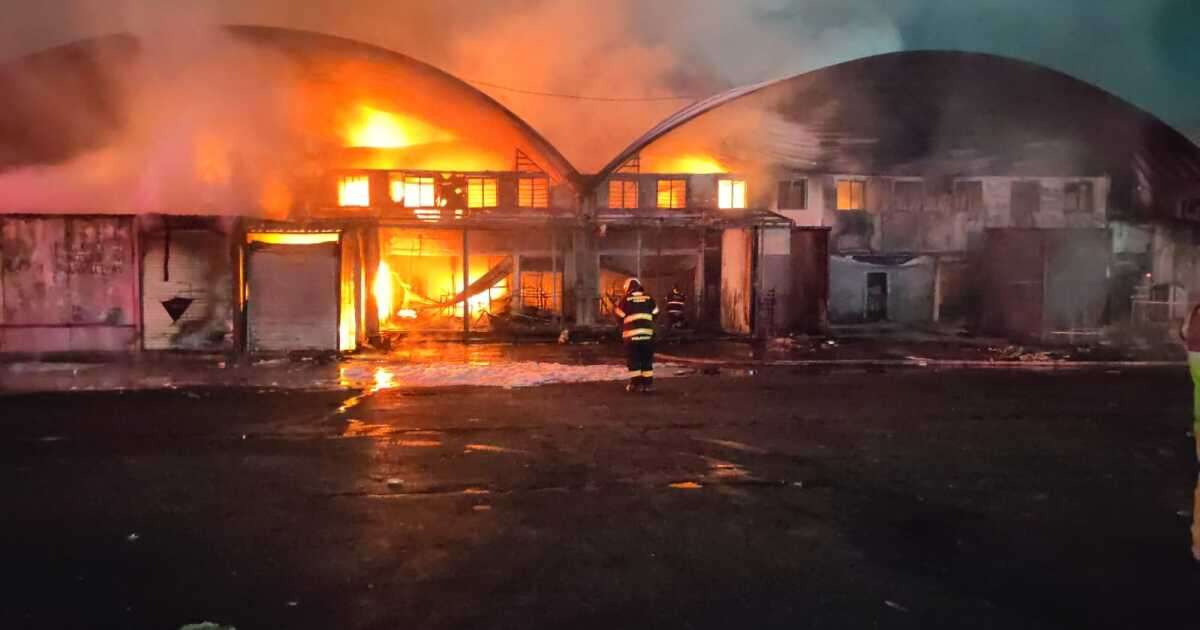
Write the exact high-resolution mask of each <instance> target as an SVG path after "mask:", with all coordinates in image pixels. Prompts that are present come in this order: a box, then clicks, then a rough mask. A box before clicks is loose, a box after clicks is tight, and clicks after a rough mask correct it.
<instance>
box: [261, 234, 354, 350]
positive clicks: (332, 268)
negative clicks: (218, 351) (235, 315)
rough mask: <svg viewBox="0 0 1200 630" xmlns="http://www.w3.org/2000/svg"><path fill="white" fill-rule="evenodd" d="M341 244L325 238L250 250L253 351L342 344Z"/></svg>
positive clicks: (327, 347)
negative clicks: (339, 272)
mask: <svg viewBox="0 0 1200 630" xmlns="http://www.w3.org/2000/svg"><path fill="white" fill-rule="evenodd" d="M337 247H338V246H337V243H322V244H320V245H255V246H253V247H252V248H251V249H250V254H249V259H248V261H247V265H248V269H247V275H248V277H249V298H248V301H249V303H248V305H247V306H248V309H249V320H248V325H249V331H248V334H249V347H250V351H251V352H287V351H293V350H320V351H326V350H327V351H336V350H337V349H338V295H339V291H338V256H337Z"/></svg>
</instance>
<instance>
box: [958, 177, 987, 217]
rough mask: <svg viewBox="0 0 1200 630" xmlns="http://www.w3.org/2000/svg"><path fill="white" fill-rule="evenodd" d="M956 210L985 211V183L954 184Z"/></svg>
mask: <svg viewBox="0 0 1200 630" xmlns="http://www.w3.org/2000/svg"><path fill="white" fill-rule="evenodd" d="M954 209H955V210H960V211H966V212H970V211H975V210H983V182H954Z"/></svg>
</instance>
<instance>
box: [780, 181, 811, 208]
mask: <svg viewBox="0 0 1200 630" xmlns="http://www.w3.org/2000/svg"><path fill="white" fill-rule="evenodd" d="M779 209H780V210H806V209H808V180H807V179H793V180H783V181H780V182H779Z"/></svg>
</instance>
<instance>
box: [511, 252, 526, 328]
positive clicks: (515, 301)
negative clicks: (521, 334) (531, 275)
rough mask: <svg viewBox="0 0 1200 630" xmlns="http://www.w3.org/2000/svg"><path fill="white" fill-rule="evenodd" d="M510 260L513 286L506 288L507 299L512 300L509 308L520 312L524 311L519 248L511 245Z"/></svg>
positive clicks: (514, 311)
mask: <svg viewBox="0 0 1200 630" xmlns="http://www.w3.org/2000/svg"><path fill="white" fill-rule="evenodd" d="M512 261H513V267H512V269H513V270H512V283H513V286H511V287H509V289H508V295H509V299H510V300H511V301H512V304H511V305H510V306H509V310H511V311H512V312H513V313H517V314H520V313H522V312H524V311H525V305H524V301H523V298H522V296H521V250H520V249H517V248H516V247H513V250H512Z"/></svg>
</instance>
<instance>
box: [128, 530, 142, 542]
mask: <svg viewBox="0 0 1200 630" xmlns="http://www.w3.org/2000/svg"><path fill="white" fill-rule="evenodd" d="M140 538H141V536H138V535H137V532H134V533H132V534H130V535H128V536H126V537H125V540H127V541H129V542H137V541H138V540H139V539H140Z"/></svg>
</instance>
